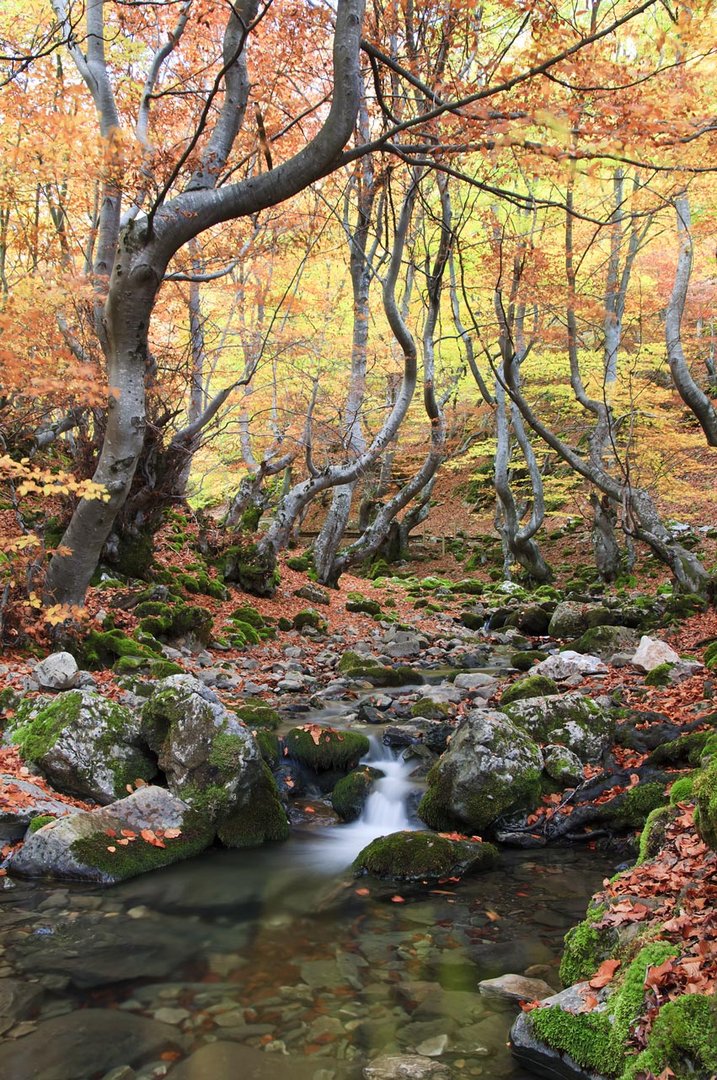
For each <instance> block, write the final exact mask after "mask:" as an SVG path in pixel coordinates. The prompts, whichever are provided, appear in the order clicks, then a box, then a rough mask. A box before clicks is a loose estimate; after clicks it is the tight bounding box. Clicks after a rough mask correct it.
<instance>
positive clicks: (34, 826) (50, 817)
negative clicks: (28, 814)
mask: <svg viewBox="0 0 717 1080" xmlns="http://www.w3.org/2000/svg"><path fill="white" fill-rule="evenodd" d="M55 820H56V818H55V815H54V814H38V815H37V817H34V818H33V819H32V821H31V822H30V824H29V825H28V831H29V832H31V833H35V832H37V830H38V829H41V828H42V826H43V825H49V824H50V822H51V821H55Z"/></svg>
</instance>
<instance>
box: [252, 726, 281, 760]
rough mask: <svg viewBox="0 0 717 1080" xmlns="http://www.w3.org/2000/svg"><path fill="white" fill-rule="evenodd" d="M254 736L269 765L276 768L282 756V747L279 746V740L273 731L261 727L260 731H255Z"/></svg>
mask: <svg viewBox="0 0 717 1080" xmlns="http://www.w3.org/2000/svg"><path fill="white" fill-rule="evenodd" d="M254 738H255V739H256V742H257V746H258V747H259V751H260V753H261V756H262V758H263V759H264V761H265V762H266V763H267V765H268V766H269V767H270V768H274V767H275V766H276V765H278V764H279V761H280V758H281V747H280V746H279V740H278V738H277V737H276V735H275V734H274V733H273V731H267V730H266V729H265V728H259V729H258V731H255V732H254Z"/></svg>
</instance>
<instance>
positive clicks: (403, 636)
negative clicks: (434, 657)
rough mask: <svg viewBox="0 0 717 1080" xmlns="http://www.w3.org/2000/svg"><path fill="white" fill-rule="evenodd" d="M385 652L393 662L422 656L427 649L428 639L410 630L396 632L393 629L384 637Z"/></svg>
mask: <svg viewBox="0 0 717 1080" xmlns="http://www.w3.org/2000/svg"><path fill="white" fill-rule="evenodd" d="M383 640H384V642H385V644H384V645H383V651H384V652H385V653H386V655H387V656H390V657H391V658H392V659H393V660H402V659H406V658H408V657H413V656H420V655H421V653H422V652H423V650H424V649H425V647H426V639H425V638H423V637H420V636H419V635H418V634H414V633H413V632H412V631H410V630H396V629H395V627H391V629H390V630H389V631H388V633H387V634H385V636H384V639H383Z"/></svg>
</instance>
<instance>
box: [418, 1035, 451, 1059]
mask: <svg viewBox="0 0 717 1080" xmlns="http://www.w3.org/2000/svg"><path fill="white" fill-rule="evenodd" d="M447 1046H448V1036H447V1035H434V1036H433V1037H432V1038H430V1039H424V1040H423V1042H420V1043H419V1044H418V1046H417V1047H416V1053H418V1054H421V1056H422V1057H440V1056H441V1054H442V1053H443V1051H444V1050H445V1049H446V1047H447Z"/></svg>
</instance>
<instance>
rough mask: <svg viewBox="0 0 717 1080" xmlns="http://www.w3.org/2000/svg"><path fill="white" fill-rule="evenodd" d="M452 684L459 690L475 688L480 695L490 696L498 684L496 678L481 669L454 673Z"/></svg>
mask: <svg viewBox="0 0 717 1080" xmlns="http://www.w3.org/2000/svg"><path fill="white" fill-rule="evenodd" d="M453 685H454V686H457V687H458V689H459V690H477V691H480V692H481V693H482V696H485V697H491V696H492V695H493V694H494V693H495V690H496V687H497V686H498V680H497V679H496V678H495V676H494V675H485V674H484V673H483V672H481V671H474V672H470V671H464V672H461V674H460V675H456V677H455V679H454V680H453Z"/></svg>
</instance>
